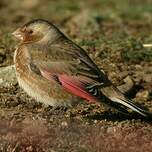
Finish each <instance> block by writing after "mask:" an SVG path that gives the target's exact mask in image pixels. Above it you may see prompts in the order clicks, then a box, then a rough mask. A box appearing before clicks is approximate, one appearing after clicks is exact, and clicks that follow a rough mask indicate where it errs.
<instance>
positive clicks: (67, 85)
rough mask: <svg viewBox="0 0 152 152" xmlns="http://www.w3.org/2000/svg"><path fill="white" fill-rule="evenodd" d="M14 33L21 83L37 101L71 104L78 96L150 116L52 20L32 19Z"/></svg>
mask: <svg viewBox="0 0 152 152" xmlns="http://www.w3.org/2000/svg"><path fill="white" fill-rule="evenodd" d="M13 35H14V36H15V37H16V38H18V39H19V40H20V44H19V45H18V48H17V49H16V51H15V55H14V63H15V69H16V76H17V79H18V82H19V85H20V86H21V87H22V88H23V89H24V90H25V91H26V92H27V93H28V94H29V96H31V97H33V98H35V99H36V100H37V101H39V102H42V103H44V104H48V105H51V106H69V105H71V104H72V101H73V100H72V99H73V97H74V96H78V97H80V98H83V99H86V101H87V102H88V103H95V102H98V103H104V104H106V105H108V106H110V107H113V108H115V109H117V110H119V111H121V112H123V113H128V110H127V109H128V108H129V109H132V110H133V111H135V112H137V113H139V114H140V115H142V116H144V117H148V116H150V115H151V114H150V113H149V112H148V111H146V110H144V109H142V108H140V107H139V106H138V105H136V104H135V103H133V102H132V101H131V100H129V99H127V98H126V97H125V96H124V94H123V93H122V92H121V91H120V90H119V89H118V88H116V87H115V86H114V85H113V84H112V82H111V81H110V80H109V79H108V77H107V75H106V74H105V72H104V71H103V70H100V69H99V68H98V67H97V65H96V64H95V63H94V62H93V61H92V60H91V59H90V57H89V56H88V55H87V53H86V52H85V51H84V50H83V49H82V48H81V47H80V46H78V45H77V44H75V43H74V42H73V41H71V40H69V39H68V38H67V37H66V36H65V35H64V34H63V33H62V32H61V31H60V30H59V29H58V28H57V27H55V26H54V25H53V24H52V23H50V22H48V21H45V20H42V19H38V20H34V21H30V22H28V23H27V24H25V25H24V26H22V27H20V28H18V29H17V30H16V31H15V32H14V33H13Z"/></svg>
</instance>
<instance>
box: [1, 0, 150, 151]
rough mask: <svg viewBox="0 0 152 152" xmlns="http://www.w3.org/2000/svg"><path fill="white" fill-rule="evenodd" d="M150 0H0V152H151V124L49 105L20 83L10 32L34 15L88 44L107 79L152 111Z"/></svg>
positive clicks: (94, 109)
mask: <svg viewBox="0 0 152 152" xmlns="http://www.w3.org/2000/svg"><path fill="white" fill-rule="evenodd" d="M151 6H152V1H151V0H125V1H122V0H88V1H87V2H86V1H82V0H77V1H74V0H51V1H50V0H43V1H40V0H32V1H31V0H22V1H20V0H13V1H11V0H1V1H0V14H1V15H0V151H1V152H122V151H123V152H131V151H133V152H143V151H144V152H151V151H152V150H151V149H152V124H151V122H150V121H149V120H144V119H142V118H140V117H139V116H138V115H136V114H134V113H133V112H131V114H130V116H125V115H123V114H120V113H118V112H117V111H115V110H113V109H109V108H106V107H104V106H103V105H98V104H87V103H86V102H85V101H80V103H79V104H78V105H76V106H75V107H72V108H67V109H65V108H57V109H53V108H52V107H47V106H45V105H43V104H41V103H38V102H36V101H35V100H34V99H32V98H30V97H29V96H28V95H27V94H26V93H25V92H24V91H23V90H22V89H21V88H20V87H19V86H18V83H17V81H16V77H15V73H14V69H13V66H12V65H13V54H14V50H15V47H16V44H17V42H16V40H14V39H13V37H12V36H11V32H13V31H14V30H15V29H17V28H18V27H19V26H21V25H23V24H24V23H26V22H27V21H29V20H32V19H36V18H43V19H47V20H49V21H51V22H52V23H54V24H55V25H57V26H58V27H59V28H60V29H61V30H62V31H63V32H64V33H65V34H66V35H68V37H70V38H71V39H72V40H73V41H75V42H76V43H77V44H79V45H80V46H81V47H83V48H84V49H85V50H86V51H87V52H88V54H89V55H90V57H91V58H92V59H93V60H94V61H95V63H96V64H97V65H98V66H99V68H101V69H104V71H105V72H106V73H107V75H108V77H109V79H110V80H111V81H112V82H113V83H114V84H115V85H116V86H118V87H120V88H121V89H122V91H124V92H126V94H127V95H128V96H129V97H130V98H132V100H133V101H134V102H136V103H138V104H140V105H141V106H143V107H145V108H147V109H148V110H149V111H151V112H152V48H145V47H143V44H145V43H152V26H151V23H152V7H151Z"/></svg>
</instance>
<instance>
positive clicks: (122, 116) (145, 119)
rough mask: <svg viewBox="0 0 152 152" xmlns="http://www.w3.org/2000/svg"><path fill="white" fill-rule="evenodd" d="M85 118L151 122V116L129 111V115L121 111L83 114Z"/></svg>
mask: <svg viewBox="0 0 152 152" xmlns="http://www.w3.org/2000/svg"><path fill="white" fill-rule="evenodd" d="M85 118H86V119H91V120H108V121H113V122H114V121H118V122H121V121H125V120H129V121H131V120H140V121H141V122H148V123H151V124H152V118H150V117H143V116H140V115H138V114H136V113H131V114H130V115H125V114H122V113H109V112H104V113H101V114H94V115H89V116H85Z"/></svg>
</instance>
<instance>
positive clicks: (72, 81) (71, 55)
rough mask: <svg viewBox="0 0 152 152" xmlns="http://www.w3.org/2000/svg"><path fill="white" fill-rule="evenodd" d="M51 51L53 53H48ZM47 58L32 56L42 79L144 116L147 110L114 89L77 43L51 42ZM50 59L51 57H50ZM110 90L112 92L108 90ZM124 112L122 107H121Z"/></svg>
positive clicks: (69, 90)
mask: <svg viewBox="0 0 152 152" xmlns="http://www.w3.org/2000/svg"><path fill="white" fill-rule="evenodd" d="M52 50H53V52H51V51H52ZM46 54H47V60H46V59H45V58H44V59H43V60H42V59H39V60H37V59H34V57H32V58H33V63H32V64H33V65H32V66H33V67H37V68H38V69H39V71H40V73H41V74H42V76H43V77H44V78H46V79H47V80H51V81H52V79H54V80H55V81H56V82H57V83H58V84H59V85H61V86H62V87H63V88H64V89H66V90H67V91H68V92H70V93H72V94H74V95H77V96H79V97H82V98H85V99H87V100H88V101H93V102H95V101H100V100H102V99H103V97H104V99H106V100H107V101H108V102H107V101H104V102H105V103H106V104H108V105H112V107H115V108H117V109H121V110H122V109H124V108H122V107H121V106H123V107H128V108H131V109H132V110H134V111H136V112H138V113H139V114H141V115H143V116H147V112H146V111H145V110H143V109H141V108H140V107H138V106H137V105H136V104H134V103H132V101H130V100H128V99H126V98H125V97H124V95H123V94H122V93H121V92H120V91H119V90H118V89H116V88H115V87H114V86H113V85H112V83H111V82H110V81H109V79H108V78H107V76H106V74H105V73H104V72H103V71H100V70H99V69H98V67H97V66H96V65H95V63H94V62H93V61H92V60H91V59H90V58H89V57H88V55H87V54H86V52H85V51H84V50H83V49H81V48H79V47H78V46H77V45H73V44H72V43H71V45H70V44H69V43H68V44H67V45H63V44H62V45H59V44H58V45H54V46H53V47H51V50H47V52H46ZM49 59H50V60H49ZM110 92H111V93H110ZM124 111H125V110H124Z"/></svg>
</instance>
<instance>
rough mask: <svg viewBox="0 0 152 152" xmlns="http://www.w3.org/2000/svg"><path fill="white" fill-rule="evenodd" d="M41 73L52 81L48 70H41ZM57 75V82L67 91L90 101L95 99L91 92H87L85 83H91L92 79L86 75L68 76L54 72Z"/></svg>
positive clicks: (92, 101)
mask: <svg viewBox="0 0 152 152" xmlns="http://www.w3.org/2000/svg"><path fill="white" fill-rule="evenodd" d="M41 74H42V75H43V76H44V77H45V78H46V79H48V80H50V81H52V80H53V76H54V74H53V75H52V74H51V73H50V72H49V71H46V70H42V69H41ZM55 75H56V76H57V77H58V80H59V82H60V83H61V84H62V87H63V88H64V89H65V90H67V91H68V92H70V93H72V94H74V95H76V96H79V97H81V98H84V99H86V100H88V101H89V102H90V103H94V102H96V101H97V98H96V97H94V96H93V95H92V94H91V93H89V92H88V91H87V90H86V88H85V85H86V84H88V83H89V84H91V83H92V84H93V81H92V80H91V79H89V78H86V77H77V76H68V75H62V74H61V75H59V74H55Z"/></svg>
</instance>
